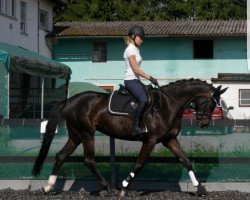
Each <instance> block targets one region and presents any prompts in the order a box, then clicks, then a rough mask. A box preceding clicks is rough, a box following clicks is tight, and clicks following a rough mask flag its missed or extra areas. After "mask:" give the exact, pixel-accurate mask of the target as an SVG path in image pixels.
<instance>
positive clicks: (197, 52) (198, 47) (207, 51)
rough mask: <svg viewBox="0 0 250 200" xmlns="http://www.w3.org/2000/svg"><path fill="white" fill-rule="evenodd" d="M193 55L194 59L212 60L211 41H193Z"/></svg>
mask: <svg viewBox="0 0 250 200" xmlns="http://www.w3.org/2000/svg"><path fill="white" fill-rule="evenodd" d="M193 54H194V58H195V59H211V58H213V54H214V53H213V40H194V42H193Z"/></svg>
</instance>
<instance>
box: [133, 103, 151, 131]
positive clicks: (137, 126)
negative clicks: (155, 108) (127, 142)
mask: <svg viewBox="0 0 250 200" xmlns="http://www.w3.org/2000/svg"><path fill="white" fill-rule="evenodd" d="M146 105H147V102H141V103H139V105H138V107H137V109H136V113H135V121H134V130H133V133H132V135H138V134H141V133H143V129H142V128H141V126H140V125H141V121H142V115H143V113H144V111H145V108H146Z"/></svg>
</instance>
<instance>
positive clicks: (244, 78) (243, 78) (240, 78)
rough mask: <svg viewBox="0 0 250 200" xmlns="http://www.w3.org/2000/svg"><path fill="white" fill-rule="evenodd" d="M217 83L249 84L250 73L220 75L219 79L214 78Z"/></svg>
mask: <svg viewBox="0 0 250 200" xmlns="http://www.w3.org/2000/svg"><path fill="white" fill-rule="evenodd" d="M211 81H212V82H213V83H215V82H229V81H230V82H248V83H249V81H250V74H248V73H219V74H218V78H212V79H211Z"/></svg>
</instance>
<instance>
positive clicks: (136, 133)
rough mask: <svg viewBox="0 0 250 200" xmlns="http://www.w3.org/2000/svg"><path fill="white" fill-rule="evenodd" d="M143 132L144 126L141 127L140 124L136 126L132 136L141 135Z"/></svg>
mask: <svg viewBox="0 0 250 200" xmlns="http://www.w3.org/2000/svg"><path fill="white" fill-rule="evenodd" d="M142 133H144V130H143V129H142V128H140V127H139V126H135V127H134V130H133V133H132V136H135V135H140V134H142Z"/></svg>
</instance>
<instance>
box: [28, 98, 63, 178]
mask: <svg viewBox="0 0 250 200" xmlns="http://www.w3.org/2000/svg"><path fill="white" fill-rule="evenodd" d="M66 102H67V98H65V99H64V100H62V101H60V102H59V103H58V104H57V105H56V106H55V107H54V108H53V109H52V111H51V114H50V118H49V121H48V123H47V125H46V131H45V134H44V138H43V142H42V146H41V149H40V151H39V155H38V156H37V158H36V161H35V164H34V166H33V170H32V174H33V175H34V176H37V175H38V174H40V172H41V170H42V165H43V163H44V161H45V159H46V156H47V154H48V151H49V148H50V145H51V142H52V140H53V138H54V135H55V132H56V127H57V125H58V124H59V123H60V122H61V121H62V119H63V116H62V113H63V108H64V107H65V105H66Z"/></svg>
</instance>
